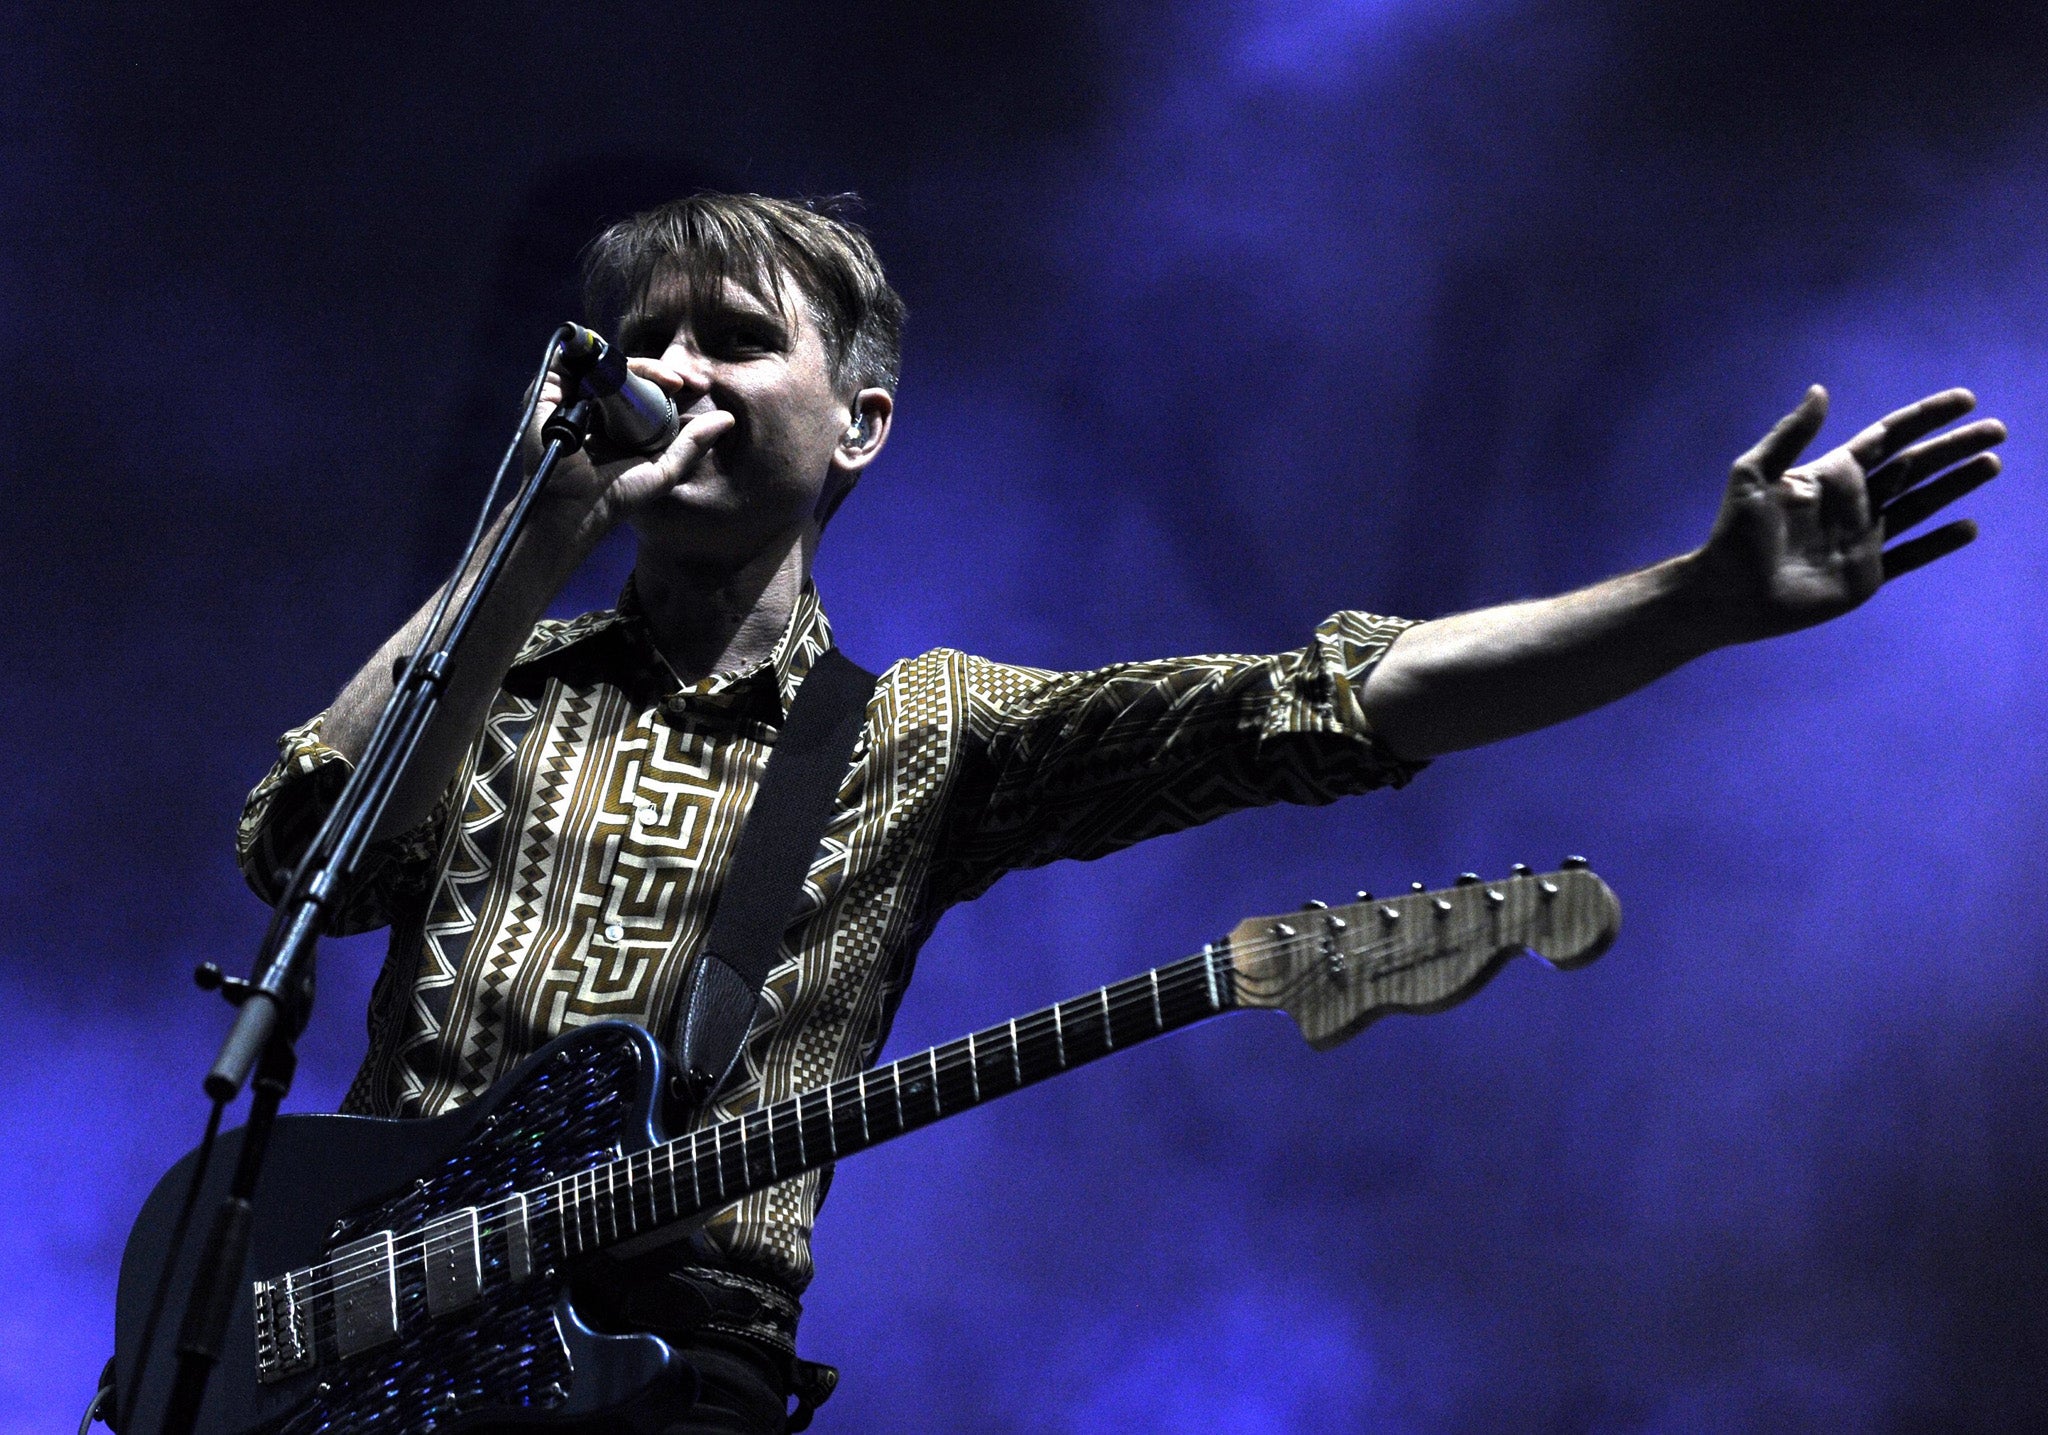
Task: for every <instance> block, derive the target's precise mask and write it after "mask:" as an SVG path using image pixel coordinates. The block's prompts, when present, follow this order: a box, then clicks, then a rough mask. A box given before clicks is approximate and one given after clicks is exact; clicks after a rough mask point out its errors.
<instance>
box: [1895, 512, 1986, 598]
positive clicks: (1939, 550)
mask: <svg viewBox="0 0 2048 1435" xmlns="http://www.w3.org/2000/svg"><path fill="white" fill-rule="evenodd" d="M1976 536H1977V525H1976V524H1975V523H1973V522H1971V521H1970V520H1969V519H1967V518H1958V519H1957V520H1956V521H1955V522H1954V523H1944V524H1943V525H1942V526H1941V527H1939V528H1937V529H1935V530H1934V531H1933V532H1932V533H1923V534H1921V535H1920V536H1919V537H1918V538H1913V539H1909V540H1907V541H1906V542H1904V543H1895V544H1893V545H1892V546H1891V547H1890V548H1887V549H1885V551H1884V581H1885V582H1887V583H1889V582H1891V580H1892V579H1894V578H1896V577H1898V576H1899V575H1900V574H1901V573H1911V572H1912V571H1913V570H1914V569H1915V568H1924V567H1926V566H1927V565H1928V564H1929V563H1932V562H1933V561H1934V560H1935V559H1937V558H1946V557H1947V556H1948V555H1949V554H1951V553H1953V552H1955V551H1956V550H1957V549H1958V548H1961V547H1963V546H1964V545H1965V544H1967V543H1969V542H1970V540H1972V539H1973V538H1975V537H1976Z"/></svg>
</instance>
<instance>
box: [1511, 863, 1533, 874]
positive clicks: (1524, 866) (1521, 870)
mask: <svg viewBox="0 0 2048 1435" xmlns="http://www.w3.org/2000/svg"><path fill="white" fill-rule="evenodd" d="M1535 870H1536V869H1535V868H1533V867H1531V866H1530V865H1529V864H1528V863H1527V862H1517V863H1516V864H1515V865H1514V868H1513V871H1514V874H1515V875H1516V876H1517V877H1527V876H1529V875H1531V874H1532V873H1533V872H1534V871H1535Z"/></svg>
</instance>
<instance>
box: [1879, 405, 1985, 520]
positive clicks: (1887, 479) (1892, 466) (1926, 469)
mask: <svg viewBox="0 0 2048 1435" xmlns="http://www.w3.org/2000/svg"><path fill="white" fill-rule="evenodd" d="M2004 442H2005V425H2004V424H2002V423H2000V422H1999V421H1998V420H1997V419H1978V420H1977V421H1976V422H1975V423H1970V424H1964V425H1963V426H1962V427H1961V428H1959V429H1954V430H1951V431H1950V432H1948V433H1945V434H1941V435H1939V436H1938V437H1935V438H1931V439H1928V440H1927V441H1926V442H1925V443H1916V444H1914V445H1913V446H1912V447H1911V448H1909V449H1907V450H1906V451H1905V452H1904V453H1901V454H1899V455H1898V456H1897V457H1896V458H1893V459H1891V460H1889V461H1887V462H1886V463H1885V464H1883V465H1882V466H1881V467H1879V468H1878V469H1877V471H1876V472H1874V473H1872V474H1871V475H1870V480H1869V483H1870V501H1871V502H1872V503H1874V504H1878V505H1883V504H1885V503H1887V502H1889V501H1890V500H1892V499H1894V498H1896V497H1898V496H1899V495H1900V494H1902V493H1904V492H1905V491H1906V490H1907V489H1909V488H1911V487H1912V486H1913V485H1914V484H1916V483H1919V482H1920V481H1921V480H1922V479H1924V478H1928V477H1930V476H1932V475H1934V474H1937V473H1940V472H1941V471H1942V470H1943V469H1945V468H1948V467H1951V466H1952V465H1954V464H1958V463H1961V462H1963V460H1965V459H1968V458H1972V457H1975V456H1976V455H1978V454H1982V453H1983V452H1984V451H1985V450H1986V449H1990V448H1994V447H1996V446H1997V445H1999V444H2002V443H2004Z"/></svg>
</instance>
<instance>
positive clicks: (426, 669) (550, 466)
mask: <svg viewBox="0 0 2048 1435" xmlns="http://www.w3.org/2000/svg"><path fill="white" fill-rule="evenodd" d="M565 327H566V326H565ZM562 337H563V331H560V330H558V331H557V333H556V336H555V338H554V339H553V340H552V341H550V345H549V356H550V362H553V359H554V356H555V354H556V353H557V351H559V352H560V353H561V355H562V362H563V367H564V368H565V369H568V370H570V371H571V372H570V373H565V374H564V375H563V378H564V389H565V391H566V390H567V388H568V384H567V380H568V379H569V378H570V377H572V376H573V377H577V378H579V379H580V378H581V373H580V372H577V370H579V369H580V368H581V367H583V366H581V365H579V364H578V363H577V362H576V360H577V355H576V354H575V353H574V352H573V351H572V348H571V346H567V345H564V344H563V342H562ZM579 387H580V385H579ZM535 391H536V392H537V391H538V388H537V386H536V390H535ZM566 396H567V395H566V393H565V397H566ZM594 412H595V409H594V405H593V402H592V400H591V398H590V397H589V396H588V395H587V394H581V395H579V396H578V397H576V398H575V399H574V401H573V402H567V403H565V404H564V406H563V407H561V408H559V409H557V410H556V411H555V412H554V413H553V414H552V415H550V416H549V418H548V421H547V423H546V424H545V425H543V426H542V428H541V438H542V440H543V441H544V442H545V443H546V448H545V449H544V451H543V452H542V454H541V459H540V462H539V463H538V464H537V465H535V467H534V470H533V473H532V475H531V476H529V477H528V478H527V480H526V482H525V484H524V485H523V486H522V487H521V488H520V490H519V493H518V496H517V498H516V499H515V500H514V501H513V504H512V508H511V513H510V516H509V517H508V518H507V520H506V522H505V525H504V527H503V529H502V530H500V532H499V534H498V537H497V540H496V541H495V542H494V543H493V544H492V545H491V549H490V552H489V553H488V555H487V556H486V557H485V559H484V561H483V564H482V566H481V567H480V568H478V570H477V575H476V580H475V582H473V583H472V584H471V585H470V588H469V592H468V593H467V594H466V595H465V596H464V598H463V602H462V606H461V607H460V608H459V609H458V610H457V611H456V614H455V618H454V620H453V621H452V622H450V623H449V624H448V627H447V629H446V631H445V632H444V633H442V634H441V636H440V638H439V639H438V641H437V640H436V638H435V630H436V628H437V627H438V626H439V624H438V619H439V616H440V614H439V612H437V613H436V615H435V616H436V621H435V622H432V623H429V625H428V628H427V632H426V635H425V636H424V637H423V638H422V639H421V640H420V645H419V647H418V648H417V649H416V650H415V651H414V652H413V654H412V656H411V657H410V658H409V659H407V660H406V663H405V666H404V669H403V671H402V672H400V673H398V674H397V675H396V681H395V682H394V684H393V688H392V693H391V698H390V700H389V701H388V702H387V703H386V704H385V705H384V711H383V713H382V714H381V715H379V717H378V719H377V725H376V727H375V728H374V729H373V730H372V731H371V733H370V738H369V741H368V743H367V744H365V746H364V748H363V754H362V757H361V759H360V760H359V761H358V762H357V764H356V768H355V771H354V772H352V773H351V774H350V775H349V780H348V783H347V785H346V786H344V787H343V788H342V790H341V794H340V796H339V797H337V798H336V799H335V804H334V807H333V809H332V810H331V811H330V812H329V813H328V814H327V818H326V820H325V821H324V822H322V824H321V826H320V831H319V833H318V834H317V835H316V836H315V837H314V839H313V842H312V845H311V847H309V848H308V850H307V852H306V855H305V857H304V858H303V859H302V860H301V861H300V863H299V865H298V868H297V869H296V870H295V871H294V872H293V874H292V879H291V882H290V884H289V885H288V886H287V887H286V889H285V893H284V896H283V897H281V898H280V899H279V901H278V904H277V911H276V914H275V915H274V916H273V917H272V919H271V922H270V928H269V930H268V931H267V932H266V933H265V934H264V938H263V945H262V946H261V947H260V948H259V949H258V952H257V957H256V964H255V967H254V974H253V975H252V976H251V977H250V978H249V980H247V981H242V980H240V979H237V978H233V977H222V976H221V975H220V973H219V971H218V970H217V969H212V970H209V969H208V968H202V969H201V970H200V973H199V981H200V984H201V985H202V986H206V987H215V988H219V989H220V991H221V994H222V995H223V996H224V997H226V998H227V1000H228V1001H229V1002H231V1003H233V1004H234V1005H235V1006H236V1007H237V1009H238V1010H237V1012H236V1015H235V1023H234V1026H233V1027H232V1028H231V1029H230V1030H229V1032H228V1036H227V1040H226V1042H225V1043H224V1044H223V1045H222V1047H221V1050H220V1055H219V1057H218V1058H217V1059H216V1060H215V1061H214V1064H213V1068H212V1070H210V1071H209V1072H207V1074H206V1082H205V1087H206V1094H207V1095H208V1096H209V1097H211V1098H212V1099H213V1101H214V1103H215V1105H216V1106H217V1107H218V1106H224V1105H226V1104H227V1103H228V1102H230V1101H232V1100H234V1098H235V1096H236V1094H237V1093H239V1092H240V1091H241V1089H242V1087H243V1086H244V1085H245V1084H247V1083H248V1082H249V1079H250V1075H251V1072H252V1071H253V1072H254V1075H255V1081H254V1095H253V1096H252V1098H251V1101H250V1107H249V1122H248V1125H247V1126H246V1127H244V1128H243V1132H242V1145H241V1150H240V1153H239V1155H238V1157H237V1159H236V1163H235V1172H234V1177H233V1179H232V1181H231V1183H230V1185H229V1190H228V1194H227V1197H226V1198H225V1199H224V1200H223V1201H222V1203H221V1205H220V1209H219V1211H218V1212H217V1213H216V1215H215V1217H214V1222H213V1226H212V1229H211V1230H210V1231H209V1233H208V1235H207V1239H206V1244H205V1246H204V1247H202V1254H201V1256H200V1260H199V1264H198V1266H197V1267H196V1268H195V1270H194V1273H193V1278H192V1284H191V1287H190V1295H189V1296H188V1298H187V1302H186V1306H185V1316H184V1320H183V1322H182V1323H181V1325H180V1326H179V1330H178V1342H177V1353H178V1368H177V1375H176V1377H175V1379H174V1382H173V1384H172V1387H171V1394H170V1399H169V1402H168V1403H167V1405H166V1407H165V1416H164V1424H163V1427H162V1432H161V1435H191V1432H192V1430H193V1428H194V1425H195V1423H196V1422H197V1421H198V1418H199V1409H200V1406H201V1404H202V1403H203V1401H204V1400H205V1397H206V1383H207V1380H208V1378H209V1377H210V1376H211V1375H212V1373H213V1368H214V1366H215V1365H217V1364H218V1363H219V1361H220V1355H221V1345H222V1341H223V1339H224V1337H225V1335H226V1331H227V1322H228V1316H229V1314H230V1312H231V1311H232V1310H233V1308H234V1303H235V1297H236V1294H237V1292H238V1290H239V1288H240V1285H241V1281H242V1268H243V1265H244V1263H245V1262H246V1261H247V1259H248V1252H249V1238H250V1233H251V1228H252V1225H253V1220H254V1212H255V1204H254V1202H255V1196H256V1185H257V1181H258V1180H259V1178H260V1177H261V1175H262V1172H263V1159H264V1156H265V1153H266V1152H267V1150H268V1148H269V1138H270V1129H271V1123H272V1121H273V1119H274V1118H275V1117H276V1115H277V1109H278V1104H279V1103H280V1102H281V1101H282V1100H283V1099H284V1096H285V1093H286V1092H287V1091H288V1090H289V1089H290V1087H291V1080H292V1073H293V1069H294V1066H295V1065H296V1061H297V1057H296V1055H295V1053H294V1051H293V1047H292V1043H293V1042H294V1041H295V1040H296V1039H297V1037H298V1035H299V1033H300V1032H301V1031H303V1030H304V1029H305V1025H306V1019H307V1017H308V1016H310V1015H311V1012H312V1000H313V954H314V947H315V944H316V942H317V940H318V937H319V933H320V929H321V928H322V927H323V926H325V925H326V923H327V920H328V918H329V917H330V916H331V914H332V912H333V909H334V905H335V903H336V902H337V900H338V899H339V898H340V897H341V896H343V895H344V894H345V893H346V892H347V890H348V885H349V881H350V879H351V878H352V877H353V876H354V875H355V870H356V864H357V863H358V862H359V861H360V860H361V858H362V855H363V852H364V850H365V848H367V847H368V845H369V842H370V835H371V833H373V832H374V831H375V830H376V827H377V822H378V820H379V819H380V818H381V817H382V816H383V815H384V809H385V806H386V805H387V804H388V803H389V802H390V800H391V795H392V793H393V792H394V791H396V789H397V787H398V783H399V780H400V779H401V778H402V777H403V776H404V774H405V771H406V767H407V764H408V763H409V762H410V761H411V758H412V755H413V752H414V750H415V749H417V748H418V746H419V742H420V738H421V737H422V736H423V735H424V734H425V732H426V731H427V728H428V726H429V725H430V724H431V723H432V721H433V717H434V713H435V712H436V710H437V709H438V708H439V707H440V703H441V698H442V695H443V693H444V692H445V690H446V688H447V683H448V675H449V670H450V668H451V666H452V664H453V662H454V656H455V652H456V650H457V648H458V647H459V646H460V645H461V643H462V639H463V637H464V636H465V635H466V634H467V633H468V632H469V629H470V626H471V624H472V623H473V622H474V620H475V618H476V614H477V611H478V609H479V608H480V607H481V606H482V604H483V600H484V598H485V597H486V596H488V594H489V593H490V591H491V587H492V585H493V584H494V583H495V582H496V581H497V578H498V574H499V573H500V571H502V570H503V568H504V566H505V562H506V559H507V558H508V557H509V556H510V554H511V552H512V546H513V544H514V543H515V542H517V541H518V538H519V535H520V533H521V532H522V531H523V530H524V528H525V526H526V520H527V517H528V515H529V514H530V513H531V511H532V509H533V503H534V500H535V498H536V497H538V496H539V494H540V490H541V487H542V485H544V484H545V483H546V482H547V480H548V475H549V474H551V473H552V472H553V471H554V468H555V464H556V463H557V462H558V461H559V460H560V458H561V457H562V455H563V454H565V453H574V452H575V451H576V450H577V449H579V448H581V447H582V446H583V443H584V440H585V439H587V438H588V437H589V434H590V425H591V420H592V418H593V416H594ZM521 427H522V429H523V428H524V425H523V424H522V425H521ZM514 443H515V446H516V443H517V440H516V439H515V440H514ZM508 457H509V455H508ZM471 551H472V552H473V551H474V544H472V547H471ZM467 559H468V554H465V555H464V560H465V561H464V564H463V567H464V568H466V567H467ZM462 571H463V568H458V569H457V570H456V579H455V580H453V581H452V582H451V590H452V587H453V586H454V582H459V580H460V577H461V574H462ZM442 607H443V609H444V610H445V607H446V599H444V600H443V604H442ZM176 1258H177V1255H176V1252H175V1251H174V1252H172V1253H171V1259H172V1260H173V1261H175V1260H176ZM167 1269H168V1267H167ZM147 1357H148V1351H147V1350H145V1351H144V1352H143V1358H144V1359H147ZM141 1374H142V1372H141V1370H140V1368H138V1369H137V1370H136V1371H135V1373H134V1375H133V1377H132V1378H133V1379H134V1381H135V1383H136V1384H137V1386H138V1387H139V1385H140V1383H141ZM131 1398H132V1397H131Z"/></svg>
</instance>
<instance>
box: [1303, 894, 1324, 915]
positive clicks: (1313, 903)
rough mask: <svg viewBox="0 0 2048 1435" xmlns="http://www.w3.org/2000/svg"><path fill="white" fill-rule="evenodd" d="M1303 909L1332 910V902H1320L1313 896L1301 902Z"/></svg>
mask: <svg viewBox="0 0 2048 1435" xmlns="http://www.w3.org/2000/svg"><path fill="white" fill-rule="evenodd" d="M1301 910H1302V911H1304V912H1327V911H1329V910H1330V904H1329V903H1328V902H1318V901H1317V900H1316V899H1315V898H1313V897H1311V898H1309V899H1308V900H1307V901H1306V902H1303V903H1302V904H1301Z"/></svg>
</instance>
